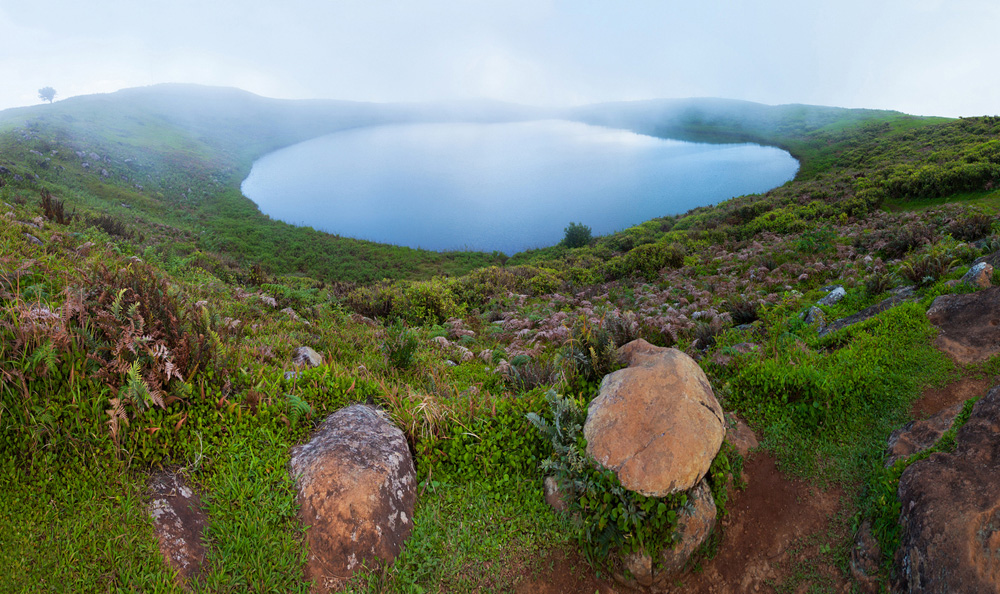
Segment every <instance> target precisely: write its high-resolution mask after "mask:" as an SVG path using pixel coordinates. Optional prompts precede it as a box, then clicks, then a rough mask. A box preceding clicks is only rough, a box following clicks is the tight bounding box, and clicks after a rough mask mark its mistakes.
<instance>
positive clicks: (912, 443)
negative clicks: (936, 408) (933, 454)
mask: <svg viewBox="0 0 1000 594" xmlns="http://www.w3.org/2000/svg"><path fill="white" fill-rule="evenodd" d="M962 406H963V403H961V402H960V403H958V404H956V405H954V406H952V407H950V408H946V409H944V410H942V411H940V412H938V413H937V414H936V415H934V416H932V417H930V418H928V419H924V420H921V421H910V422H909V423H907V424H906V425H903V426H902V427H900V428H899V429H896V430H895V431H893V432H892V435H890V436H889V444H888V448H887V449H886V459H885V466H886V468H888V467H889V466H892V465H893V464H895V463H896V461H897V460H899V459H901V458H906V457H908V456H912V455H913V454H916V453H918V452H922V451H924V450H926V449H927V448H929V447H931V446H932V445H934V444H935V443H937V440H938V439H941V436H942V435H943V434H944V432H945V431H947V430H948V429H949V428H951V424H952V423H953V422H954V421H955V417H956V416H958V413H960V412H962Z"/></svg>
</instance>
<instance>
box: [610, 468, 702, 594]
mask: <svg viewBox="0 0 1000 594" xmlns="http://www.w3.org/2000/svg"><path fill="white" fill-rule="evenodd" d="M687 495H688V504H687V505H686V506H684V508H682V509H681V510H679V511H678V514H677V515H678V521H677V532H676V534H677V536H678V540H677V542H675V543H674V545H673V547H671V548H664V549H662V550H661V551H660V553H659V555H658V556H657V557H658V558H657V560H656V563H654V562H653V558H652V556H650V555H648V554H645V553H632V554H630V555H627V556H625V557H624V558H623V559H622V563H623V565H624V566H625V568H626V569H627V570H628V572H629V574H630V576H626V575H623V574H620V573H617V572H616V573H615V574H614V578H615V580H616V581H618V582H619V583H621V584H623V585H625V586H628V587H634V586H635V585H637V584H638V585H639V586H641V587H643V588H653V589H654V591H660V590H662V589H663V588H665V587H667V586H668V585H670V583H671V582H672V580H673V576H675V575H677V573H679V572H680V571H681V570H682V569H684V565H685V564H686V563H687V561H688V559H689V558H690V557H691V554H692V553H694V552H695V550H697V549H698V547H700V546H701V545H702V544H703V543H704V542H705V541H706V540H708V537H709V535H711V533H712V530H713V529H714V528H715V520H716V516H717V513H718V510H717V509H716V507H715V500H714V499H713V498H712V489H711V488H710V487H709V486H708V483H707V482H705V481H704V480H702V481H701V482H699V483H698V485H697V486H696V487H695V488H694V489H691V490H690V491H689V492H688V494H687Z"/></svg>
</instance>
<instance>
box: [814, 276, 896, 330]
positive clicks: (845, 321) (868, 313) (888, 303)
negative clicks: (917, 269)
mask: <svg viewBox="0 0 1000 594" xmlns="http://www.w3.org/2000/svg"><path fill="white" fill-rule="evenodd" d="M894 292H895V293H896V294H895V295H893V296H892V297H889V298H887V299H884V300H882V301H880V302H878V303H876V304H875V305H872V306H871V307H867V308H865V309H863V310H861V311H859V312H858V313H856V314H854V315H851V316H847V317H846V318H840V319H839V320H836V321H834V322H832V323H831V324H830V325H829V326H826V327H825V328H821V329H820V331H819V335H820V336H825V335H827V334H829V333H831V332H836V331H837V330H842V329H844V328H847V327H848V326H852V325H854V324H857V323H858V322H863V321H865V320H867V319H869V318H873V317H875V316H877V315H878V314H880V313H882V312H884V311H887V310H889V309H892V308H893V307H896V306H897V305H899V304H900V303H903V302H905V301H909V300H912V299H913V288H912V287H904V288H903V289H901V290H899V289H897V290H896V291H894Z"/></svg>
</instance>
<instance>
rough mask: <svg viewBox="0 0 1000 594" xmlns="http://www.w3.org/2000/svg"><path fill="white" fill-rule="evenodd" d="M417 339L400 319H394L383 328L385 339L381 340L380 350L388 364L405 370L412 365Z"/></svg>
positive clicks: (417, 343)
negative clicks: (389, 324)
mask: <svg viewBox="0 0 1000 594" xmlns="http://www.w3.org/2000/svg"><path fill="white" fill-rule="evenodd" d="M419 344H420V343H419V341H418V340H417V337H416V335H415V334H414V333H413V332H412V331H410V330H409V329H408V328H407V327H406V326H405V325H404V324H403V321H402V320H396V321H395V322H393V324H392V325H391V326H389V327H388V328H386V329H385V339H384V340H383V341H382V352H383V353H385V356H386V357H387V358H388V360H389V365H391V366H392V367H394V368H395V369H398V370H400V371H405V370H407V369H409V368H410V367H411V366H412V365H413V358H414V355H415V354H416V352H417V347H418V346H419Z"/></svg>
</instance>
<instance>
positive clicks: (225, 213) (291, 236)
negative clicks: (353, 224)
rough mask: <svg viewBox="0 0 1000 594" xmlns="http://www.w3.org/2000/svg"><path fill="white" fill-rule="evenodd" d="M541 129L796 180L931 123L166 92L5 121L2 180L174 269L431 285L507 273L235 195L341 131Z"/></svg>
mask: <svg viewBox="0 0 1000 594" xmlns="http://www.w3.org/2000/svg"><path fill="white" fill-rule="evenodd" d="M544 118H563V119H570V120H576V121H581V122H585V123H591V124H597V125H603V126H611V127H620V128H625V129H629V130H634V131H636V132H639V133H643V134H652V135H656V136H661V137H671V138H679V139H687V140H696V141H702V142H734V141H738V142H744V141H752V142H758V143H762V144H770V145H776V146H779V147H782V148H785V149H787V150H789V151H790V152H791V153H792V154H793V155H795V156H796V157H797V158H799V159H800V161H802V169H801V170H800V174H799V177H800V178H802V177H808V176H812V175H815V174H816V173H817V172H819V171H823V170H824V169H827V168H829V167H831V166H832V165H833V164H835V161H836V159H838V158H841V157H840V155H842V154H843V153H845V151H846V149H847V148H848V147H849V146H850V145H851V143H852V142H854V141H855V140H857V138H858V136H857V134H858V133H860V132H857V131H864V130H868V129H869V128H871V127H872V126H875V127H879V128H878V129H877V130H876V129H875V128H871V131H872V132H877V133H880V134H881V133H883V132H885V127H886V126H890V125H891V126H892V127H893V129H896V130H898V129H901V128H908V127H911V126H923V125H926V124H929V123H933V122H934V121H936V120H934V119H930V118H915V117H912V116H906V115H903V114H899V113H897V112H885V111H874V110H848V109H840V108H828V107H812V106H778V107H771V106H766V105H760V104H755V103H748V102H740V101H729V100H723V99H685V100H656V101H639V102H631V103H609V104H601V105H592V106H586V107H579V108H572V109H565V110H555V109H542V108H533V107H526V106H521V105H513V104H507V103H500V102H494V101H466V102H457V103H443V104H378V103H358V102H349V101H331V100H314V101H289V100H279V99H268V98H264V97H260V96H257V95H254V94H252V93H248V92H246V91H241V90H237V89H227V88H213V87H203V86H197V85H157V86H153V87H146V88H137V89H127V90H123V91H119V92H116V93H110V94H106V95H91V96H84V97H74V98H70V99H66V100H63V101H59V102H56V103H54V104H51V105H39V106H35V107H30V108H19V109H11V110H6V111H3V112H0V167H4V168H5V169H7V170H9V171H11V172H13V177H12V179H13V180H14V183H15V184H18V185H19V186H20V187H24V188H34V189H36V190H38V191H45V192H50V193H52V194H53V195H55V196H57V197H59V198H60V199H61V200H64V201H65V203H66V205H67V208H70V209H77V210H79V211H80V214H81V215H85V216H87V217H89V218H92V219H94V220H99V221H105V223H106V225H107V227H108V228H109V229H111V230H112V231H114V232H115V233H118V234H120V235H122V236H126V237H128V238H129V239H130V240H136V239H139V245H140V247H142V248H144V249H154V250H157V251H159V252H161V253H164V255H165V257H174V256H180V255H184V254H194V253H204V254H211V255H212V257H213V258H215V257H217V259H218V260H219V261H220V262H222V263H223V264H220V266H225V267H228V268H233V269H238V268H240V269H245V268H247V267H250V266H252V265H257V266H259V267H260V268H261V269H262V270H265V271H272V272H275V273H290V272H297V273H303V274H308V275H310V276H313V277H316V278H320V279H324V280H337V281H356V282H370V281H374V280H379V279H382V278H429V277H430V276H433V275H438V274H462V273H464V272H467V271H468V270H470V269H471V268H475V267H478V266H485V265H489V264H496V263H501V262H503V260H504V258H503V256H502V254H484V253H473V252H450V253H445V254H442V253H437V252H430V251H426V250H413V249H410V248H400V247H395V246H388V245H380V244H376V243H372V242H367V241H360V240H355V239H349V238H342V237H337V236H334V235H330V234H328V233H323V232H319V231H315V230H313V229H309V228H298V227H293V226H291V225H287V224H285V223H281V222H278V221H273V220H271V219H270V218H269V217H267V216H264V215H263V214H261V213H260V211H259V210H258V209H257V207H256V205H255V204H253V202H251V201H250V200H249V199H247V198H246V197H244V196H243V195H242V193H241V192H240V182H241V181H242V180H243V179H244V178H245V177H246V175H247V174H248V173H249V171H250V168H251V166H252V164H253V162H254V160H256V159H257V158H259V157H261V156H263V155H265V154H267V153H269V152H271V151H273V150H276V149H278V148H281V147H284V146H288V145H291V144H295V143H297V142H301V141H303V140H307V139H310V138H314V137H317V136H321V135H324V134H329V133H332V132H336V131H338V130H345V129H350V128H356V127H360V126H375V125H383V124H397V123H405V122H440V121H470V122H505V121H523V120H530V119H544ZM851 131H854V132H851ZM841 165H843V164H841ZM36 176H37V178H36ZM18 178H20V179H21V180H22V181H16V180H17V179H18ZM664 214H667V213H664ZM567 217H568V218H567V220H569V219H570V218H572V213H567ZM110 221H114V223H113V224H112V223H111V222H110Z"/></svg>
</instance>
